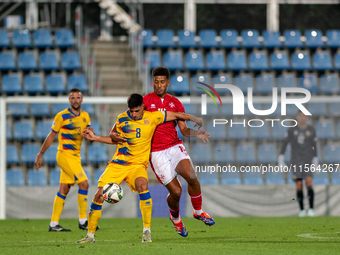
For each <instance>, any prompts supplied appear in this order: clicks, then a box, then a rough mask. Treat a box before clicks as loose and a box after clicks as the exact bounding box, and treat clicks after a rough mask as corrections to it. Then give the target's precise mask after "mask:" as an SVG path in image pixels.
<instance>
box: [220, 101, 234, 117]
mask: <svg viewBox="0 0 340 255" xmlns="http://www.w3.org/2000/svg"><path fill="white" fill-rule="evenodd" d="M221 113H222V116H233V104H231V103H223V105H222V107H221Z"/></svg>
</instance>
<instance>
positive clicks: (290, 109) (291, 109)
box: [286, 104, 299, 117]
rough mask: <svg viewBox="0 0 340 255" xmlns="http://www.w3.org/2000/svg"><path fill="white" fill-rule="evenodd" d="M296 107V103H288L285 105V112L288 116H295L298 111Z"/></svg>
mask: <svg viewBox="0 0 340 255" xmlns="http://www.w3.org/2000/svg"><path fill="white" fill-rule="evenodd" d="M298 110H299V109H298V108H297V107H296V105H293V104H288V105H286V114H287V115H288V116H294V117H295V116H296V114H297V113H298Z"/></svg>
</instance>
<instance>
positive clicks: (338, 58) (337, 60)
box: [334, 53, 340, 71]
mask: <svg viewBox="0 0 340 255" xmlns="http://www.w3.org/2000/svg"><path fill="white" fill-rule="evenodd" d="M334 67H335V69H336V70H338V71H339V70H340V53H335V54H334Z"/></svg>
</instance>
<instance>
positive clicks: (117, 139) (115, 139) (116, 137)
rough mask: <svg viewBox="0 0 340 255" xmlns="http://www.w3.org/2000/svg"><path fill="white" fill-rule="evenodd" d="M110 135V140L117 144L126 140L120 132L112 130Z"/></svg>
mask: <svg viewBox="0 0 340 255" xmlns="http://www.w3.org/2000/svg"><path fill="white" fill-rule="evenodd" d="M110 137H111V140H112V142H116V143H118V144H123V143H125V142H126V141H127V139H126V138H124V137H121V136H120V133H118V132H114V131H113V132H111V133H110Z"/></svg>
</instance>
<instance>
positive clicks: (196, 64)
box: [184, 51, 205, 71]
mask: <svg viewBox="0 0 340 255" xmlns="http://www.w3.org/2000/svg"><path fill="white" fill-rule="evenodd" d="M184 61H185V67H186V68H187V69H188V70H189V71H198V70H201V71H204V70H205V67H204V62H203V56H202V53H200V52H198V51H197V52H187V53H186V54H185V57H184Z"/></svg>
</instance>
